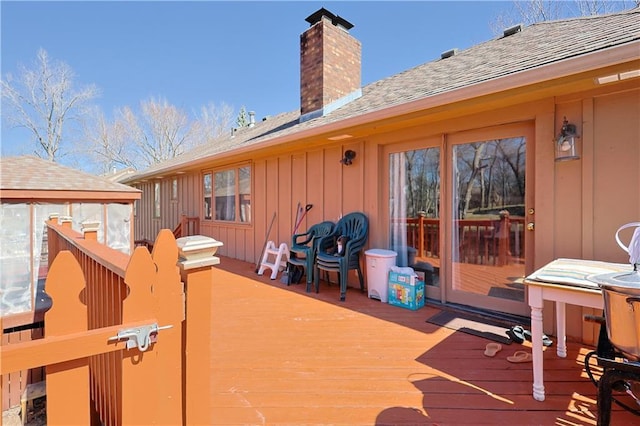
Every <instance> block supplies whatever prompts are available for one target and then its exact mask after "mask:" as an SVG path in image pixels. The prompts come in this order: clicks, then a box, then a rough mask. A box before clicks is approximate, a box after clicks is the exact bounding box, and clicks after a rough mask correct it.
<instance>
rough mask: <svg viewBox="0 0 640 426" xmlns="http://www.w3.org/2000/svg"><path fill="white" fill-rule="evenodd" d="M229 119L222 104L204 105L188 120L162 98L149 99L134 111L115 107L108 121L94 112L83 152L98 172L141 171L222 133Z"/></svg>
mask: <svg viewBox="0 0 640 426" xmlns="http://www.w3.org/2000/svg"><path fill="white" fill-rule="evenodd" d="M232 118H233V109H232V108H231V107H229V106H227V105H224V104H223V105H222V106H220V107H216V106H215V105H214V104H209V105H207V106H204V107H202V108H201V111H200V115H199V116H198V117H196V118H191V117H189V116H188V115H187V113H186V112H184V111H182V110H180V109H179V108H177V107H175V106H174V105H171V104H170V103H169V102H168V101H167V100H166V99H153V98H151V99H149V100H146V101H142V102H141V103H140V108H139V110H138V111H137V112H136V111H134V110H133V109H132V108H130V107H123V108H119V109H118V110H116V111H115V113H114V118H113V120H112V121H109V120H107V119H106V118H105V116H104V114H103V113H102V112H101V111H95V112H94V119H93V123H92V125H91V126H88V127H87V128H86V131H85V135H86V140H87V141H88V142H89V144H88V146H87V149H86V151H88V152H87V153H88V155H89V156H90V157H91V158H92V159H93V161H95V162H96V163H97V164H98V167H99V168H100V170H101V171H102V172H106V171H109V170H111V169H112V168H113V167H118V166H122V167H132V168H134V169H144V168H146V167H149V166H151V165H153V164H156V163H159V162H162V161H165V160H168V159H170V158H174V157H176V156H178V155H180V154H182V153H184V152H186V151H188V150H190V149H192V148H194V147H196V146H197V145H200V144H203V143H206V142H207V141H209V140H211V139H214V138H216V137H218V136H220V135H222V134H224V133H225V132H227V131H228V129H229V128H230V127H231V122H232Z"/></svg>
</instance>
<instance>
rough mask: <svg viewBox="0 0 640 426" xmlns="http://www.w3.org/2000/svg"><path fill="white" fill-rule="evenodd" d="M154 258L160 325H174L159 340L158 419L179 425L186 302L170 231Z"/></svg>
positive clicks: (163, 236)
mask: <svg viewBox="0 0 640 426" xmlns="http://www.w3.org/2000/svg"><path fill="white" fill-rule="evenodd" d="M151 255H152V257H153V261H154V263H155V264H156V267H157V272H156V275H157V281H156V284H155V286H154V289H153V294H154V296H155V297H156V299H157V303H158V305H157V308H158V310H157V315H156V318H157V319H158V325H159V326H165V325H171V328H168V329H164V330H162V331H161V332H160V335H159V336H158V349H159V350H158V351H157V368H158V371H161V372H162V374H161V376H162V380H161V381H159V382H158V386H157V388H156V389H155V390H156V392H157V395H158V408H157V419H159V422H160V423H164V424H171V425H178V424H181V423H182V419H183V411H184V406H183V400H182V394H183V386H182V376H183V372H182V350H183V348H182V333H183V330H182V328H183V322H184V319H185V318H184V315H185V302H184V287H183V285H182V281H181V279H180V270H179V268H178V266H177V265H176V262H177V261H178V246H177V245H176V239H175V237H174V236H173V233H172V232H171V231H169V230H168V229H163V230H161V231H160V233H159V234H158V237H157V238H156V241H155V243H154V244H153V252H152V254H151ZM149 391H150V392H151V391H152V390H151V389H150V390H149Z"/></svg>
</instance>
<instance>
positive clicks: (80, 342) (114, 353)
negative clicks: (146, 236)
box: [0, 222, 213, 425]
mask: <svg viewBox="0 0 640 426" xmlns="http://www.w3.org/2000/svg"><path fill="white" fill-rule="evenodd" d="M48 227H49V228H48V232H49V235H48V240H49V257H50V263H49V264H50V265H51V266H50V268H49V273H48V275H47V280H46V284H45V289H46V292H47V294H48V295H49V296H50V297H51V299H52V308H51V309H50V310H49V311H48V312H46V314H45V321H44V322H45V331H44V336H45V337H44V338H42V339H38V340H33V341H30V342H23V343H15V344H6V345H5V344H3V345H2V346H1V347H0V348H1V351H0V356H1V357H0V373H1V374H2V375H3V376H4V375H7V374H9V373H11V372H15V371H21V370H28V369H32V368H35V367H39V366H46V394H47V411H46V415H47V423H48V424H83V425H89V424H104V425H128V424H158V423H162V424H209V423H210V421H211V418H210V413H209V410H208V407H207V401H208V398H209V395H208V392H207V386H208V385H207V382H205V383H204V384H203V382H202V379H201V377H202V375H203V374H202V372H201V371H200V369H201V368H202V366H203V365H204V366H206V365H208V364H209V362H210V359H211V354H210V350H209V343H208V340H207V339H206V338H205V339H203V338H202V337H203V336H209V335H211V330H210V327H211V325H210V321H207V318H208V317H209V316H210V314H209V312H208V310H209V307H210V303H211V290H212V289H211V282H212V274H213V272H212V268H211V267H208V268H207V267H203V268H199V269H198V268H196V269H193V270H191V271H189V272H188V273H187V272H185V271H183V273H182V276H181V274H180V268H179V267H178V248H177V245H176V241H175V238H174V236H173V233H172V232H171V231H169V230H162V231H161V232H160V233H159V234H158V238H157V239H156V241H155V243H154V250H153V254H150V253H149V251H148V250H147V249H146V248H145V247H137V248H136V249H135V251H134V253H133V255H132V256H131V257H129V256H127V255H125V254H123V253H121V252H119V251H116V250H112V249H110V248H108V247H106V246H104V245H102V244H99V243H98V242H97V241H96V240H97V238H96V235H95V233H86V234H85V235H84V236H83V235H81V234H79V233H77V232H75V231H73V230H71V229H70V228H64V227H62V226H60V225H57V224H56V223H54V222H48ZM183 281H184V282H185V286H186V288H185V286H183ZM185 301H186V305H187V306H191V309H187V308H186V306H185ZM185 312H188V316H187V317H186V318H185ZM187 353H189V354H190V356H189V359H188V360H187V357H186V354H187ZM205 368H206V367H205ZM205 376H206V377H208V374H206V375H205ZM2 385H3V386H5V385H11V384H10V382H7V381H4V380H3V382H2Z"/></svg>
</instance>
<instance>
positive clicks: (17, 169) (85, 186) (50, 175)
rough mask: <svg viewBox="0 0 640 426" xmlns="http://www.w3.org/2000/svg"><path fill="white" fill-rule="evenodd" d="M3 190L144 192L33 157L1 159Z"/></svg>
mask: <svg viewBox="0 0 640 426" xmlns="http://www.w3.org/2000/svg"><path fill="white" fill-rule="evenodd" d="M1 190H31V191H78V192H94V191H96V192H97V191H99V192H129V193H136V192H140V191H139V190H137V189H135V188H132V187H130V186H127V185H123V184H120V183H114V182H111V181H109V180H108V179H105V178H103V177H100V176H95V175H92V174H89V173H85V172H81V171H79V170H76V169H72V168H69V167H65V166H62V165H60V164H57V163H54V162H51V161H47V160H43V159H41V158H38V157H33V156H19V157H2V158H0V191H1ZM1 196H2V195H1V194H0V197H1Z"/></svg>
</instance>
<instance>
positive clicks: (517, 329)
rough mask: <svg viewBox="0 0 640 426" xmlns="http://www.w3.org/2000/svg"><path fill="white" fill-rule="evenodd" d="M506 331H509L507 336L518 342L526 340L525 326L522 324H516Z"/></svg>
mask: <svg viewBox="0 0 640 426" xmlns="http://www.w3.org/2000/svg"><path fill="white" fill-rule="evenodd" d="M506 333H507V336H509V338H510V339H511V340H513V341H514V342H516V343H522V342H524V328H522V327H521V326H519V325H514V326H513V327H511V328H510V329H509V330H507V331H506Z"/></svg>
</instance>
